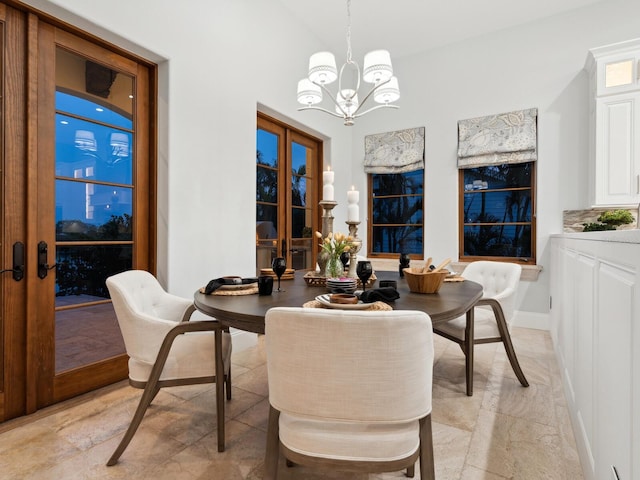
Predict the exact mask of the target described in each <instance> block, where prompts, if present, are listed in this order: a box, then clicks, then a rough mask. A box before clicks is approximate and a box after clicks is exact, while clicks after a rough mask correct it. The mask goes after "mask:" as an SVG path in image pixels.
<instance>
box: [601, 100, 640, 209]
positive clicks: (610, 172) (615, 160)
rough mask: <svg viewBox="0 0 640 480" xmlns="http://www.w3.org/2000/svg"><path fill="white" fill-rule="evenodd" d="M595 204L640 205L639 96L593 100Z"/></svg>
mask: <svg viewBox="0 0 640 480" xmlns="http://www.w3.org/2000/svg"><path fill="white" fill-rule="evenodd" d="M596 117H597V118H596V132H597V133H596V135H597V138H596V185H595V187H596V204H597V205H628V204H637V203H638V202H640V92H634V93H629V94H621V95H613V96H610V97H603V98H598V99H597V100H596Z"/></svg>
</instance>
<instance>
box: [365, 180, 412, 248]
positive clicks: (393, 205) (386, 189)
mask: <svg viewBox="0 0 640 480" xmlns="http://www.w3.org/2000/svg"><path fill="white" fill-rule="evenodd" d="M423 185H424V169H420V170H414V171H412V172H406V173H392V174H377V173H373V174H369V198H370V199H371V201H370V202H369V205H370V208H371V212H370V215H369V218H370V219H371V222H370V232H369V242H368V245H369V252H367V254H368V256H371V257H388V258H391V257H396V256H397V255H398V254H400V253H409V254H411V256H412V258H415V259H422V258H423V256H424V247H423V245H424V240H423V235H424V225H423V224H424V220H423V218H424V217H423V199H424V188H423Z"/></svg>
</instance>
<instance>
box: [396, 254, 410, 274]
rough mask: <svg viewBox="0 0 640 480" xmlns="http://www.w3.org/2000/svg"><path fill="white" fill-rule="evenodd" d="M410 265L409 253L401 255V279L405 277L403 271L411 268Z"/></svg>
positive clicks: (399, 271)
mask: <svg viewBox="0 0 640 480" xmlns="http://www.w3.org/2000/svg"><path fill="white" fill-rule="evenodd" d="M410 263H411V258H410V257H409V254H408V253H401V254H400V264H399V265H398V273H399V274H400V278H402V277H404V272H403V270H404V269H405V268H409V265H410Z"/></svg>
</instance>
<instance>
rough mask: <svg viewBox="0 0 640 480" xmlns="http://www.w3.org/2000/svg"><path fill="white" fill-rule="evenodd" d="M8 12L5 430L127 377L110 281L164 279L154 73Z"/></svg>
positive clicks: (1, 410) (1, 22)
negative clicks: (145, 275) (158, 253)
mask: <svg viewBox="0 0 640 480" xmlns="http://www.w3.org/2000/svg"><path fill="white" fill-rule="evenodd" d="M0 15H1V18H0V29H2V30H1V31H2V35H0V37H1V40H0V42H2V43H1V44H0V48H2V58H3V63H2V66H0V68H1V81H2V99H3V109H2V116H1V117H0V122H1V125H2V135H1V139H0V142H1V145H2V147H3V148H2V165H3V169H2V176H1V182H0V188H1V189H2V205H1V206H0V213H1V216H2V250H1V253H2V264H1V266H2V268H3V269H4V270H8V271H7V272H4V273H3V274H2V276H1V277H0V282H1V298H0V328H1V329H2V331H3V333H4V335H3V337H2V342H0V352H1V355H0V362H1V363H0V420H7V419H9V418H13V417H16V416H19V415H23V414H26V413H31V412H33V411H35V410H37V409H38V408H41V407H44V406H46V405H50V404H52V403H55V402H58V401H60V400H64V399H66V398H70V397H73V396H76V395H79V394H81V393H85V392H87V391H90V390H93V389H95V388H98V387H100V386H104V385H107V384H109V383H113V382H115V381H117V380H120V379H123V378H126V376H127V357H126V355H125V350H124V343H123V341H122V337H121V335H120V331H119V328H118V325H117V321H116V318H115V314H114V312H113V308H112V306H111V302H110V300H109V295H108V291H107V290H106V287H105V284H104V280H105V279H106V277H108V276H109V275H111V274H114V273H117V272H120V271H123V270H128V269H131V268H140V269H146V270H150V271H154V269H155V263H154V258H155V236H154V233H155V228H154V221H153V220H152V219H153V218H154V217H155V215H154V212H155V210H154V198H155V190H154V188H155V182H154V181H153V179H154V178H155V174H154V172H155V170H154V168H155V161H154V158H155V149H154V147H153V145H154V144H155V134H154V133H153V132H152V130H151V126H152V125H154V124H155V122H154V119H155V113H154V112H155V110H154V109H155V107H154V105H155V102H154V100H153V97H154V94H155V88H154V84H155V73H154V72H155V70H154V68H153V66H152V65H150V64H147V63H145V62H142V61H140V60H138V59H136V58H134V57H131V56H129V55H127V54H125V53H124V52H122V53H121V52H115V51H113V50H111V49H107V48H105V47H104V46H102V45H100V44H98V43H97V42H93V41H89V40H86V39H84V38H80V37H79V36H77V35H75V34H73V33H70V32H68V31H66V30H63V29H61V28H58V27H57V26H54V25H52V24H50V23H47V22H44V21H42V20H40V19H39V18H38V16H37V15H36V14H34V13H30V12H21V11H17V10H14V9H12V8H11V7H9V6H7V5H5V4H2V3H0ZM21 253H22V257H23V261H22V263H21V262H20V254H21ZM21 265H22V266H21ZM18 271H22V274H17V273H16V272H18ZM20 276H22V278H19V279H17V278H16V277H20Z"/></svg>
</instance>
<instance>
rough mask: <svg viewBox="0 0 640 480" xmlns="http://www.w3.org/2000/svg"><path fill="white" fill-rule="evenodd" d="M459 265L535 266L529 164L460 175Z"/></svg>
mask: <svg viewBox="0 0 640 480" xmlns="http://www.w3.org/2000/svg"><path fill="white" fill-rule="evenodd" d="M459 175H460V192H461V194H460V195H461V197H462V198H461V199H460V202H459V205H460V219H461V225H460V260H469V261H473V260H479V259H485V260H511V261H513V260H516V261H518V262H523V263H530V264H535V188H534V187H535V162H526V163H516V164H504V165H491V166H485V167H478V168H468V169H463V170H460V174H459Z"/></svg>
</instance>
